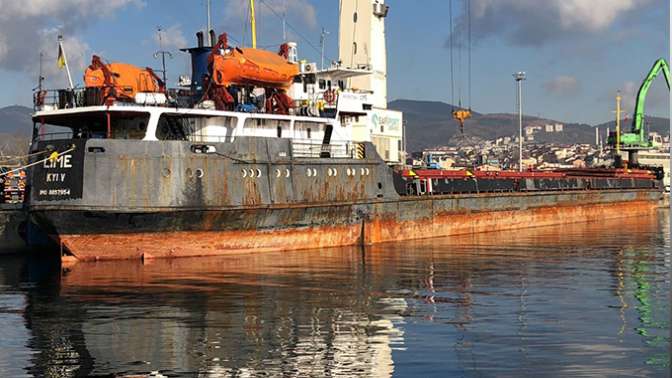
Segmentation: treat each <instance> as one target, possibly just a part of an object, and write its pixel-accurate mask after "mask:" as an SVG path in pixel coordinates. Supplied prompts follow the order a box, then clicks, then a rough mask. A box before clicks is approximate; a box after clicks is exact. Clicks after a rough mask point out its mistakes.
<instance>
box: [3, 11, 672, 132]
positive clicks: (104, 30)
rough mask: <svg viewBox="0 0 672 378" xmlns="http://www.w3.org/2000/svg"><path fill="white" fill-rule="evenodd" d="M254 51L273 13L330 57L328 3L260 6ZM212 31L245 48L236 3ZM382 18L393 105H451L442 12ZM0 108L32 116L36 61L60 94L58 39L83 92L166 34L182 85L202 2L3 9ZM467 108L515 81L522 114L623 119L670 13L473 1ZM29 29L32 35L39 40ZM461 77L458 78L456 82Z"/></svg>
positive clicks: (662, 101) (504, 105) (274, 32)
mask: <svg viewBox="0 0 672 378" xmlns="http://www.w3.org/2000/svg"><path fill="white" fill-rule="evenodd" d="M257 2H258V4H257V9H258V16H257V18H258V20H257V21H258V24H259V45H261V46H272V47H270V48H272V49H276V48H277V47H276V45H277V44H279V43H280V42H281V41H282V23H281V21H280V19H279V18H278V17H277V16H276V15H275V14H273V13H272V11H271V10H270V9H271V8H272V9H274V10H275V12H277V13H280V14H282V13H286V15H287V20H288V23H289V25H290V30H289V36H290V38H292V39H294V40H296V41H297V42H298V43H299V50H300V55H302V57H304V58H307V59H310V60H315V61H317V60H319V53H318V52H317V51H316V50H315V49H314V48H313V47H312V46H310V45H311V44H312V45H313V46H315V47H317V46H319V39H320V38H319V34H320V29H321V28H322V27H324V28H326V29H327V30H329V31H330V32H331V34H330V35H329V36H328V39H327V54H326V55H327V57H329V58H335V57H336V56H337V42H338V36H337V31H338V2H337V1H336V0H257ZM212 3H213V24H214V26H215V28H216V29H217V31H218V32H221V31H227V32H228V33H230V35H231V36H232V38H233V39H234V43H236V44H238V43H241V42H242V40H243V38H246V39H247V41H248V43H249V31H248V30H246V28H245V10H246V1H245V0H212ZM387 3H388V4H389V5H390V8H391V9H390V13H389V16H388V18H387V33H388V35H387V42H388V69H389V73H388V75H389V80H388V86H389V96H390V99H402V98H404V99H420V100H436V101H445V102H450V101H451V99H452V98H454V99H455V101H457V100H458V99H457V97H458V96H457V95H455V96H454V97H453V96H451V90H450V85H451V83H450V64H449V62H450V49H449V48H448V47H447V46H448V43H447V41H448V40H449V36H450V35H451V30H450V28H449V17H448V14H449V4H450V1H447V0H422V1H415V0H388V1H387ZM452 3H453V14H454V21H453V23H454V26H455V30H454V41H455V45H458V42H459V41H466V38H465V37H464V33H463V31H464V30H466V27H464V26H465V25H466V18H465V17H464V16H465V14H464V13H465V12H464V9H465V3H464V0H453V2H452ZM0 7H1V9H3V10H2V12H0V80H1V81H2V83H4V88H5V89H4V90H2V91H1V92H0V106H5V105H11V104H15V103H18V104H22V105H29V104H30V98H31V89H32V88H33V87H34V86H35V83H36V77H37V67H38V65H37V62H38V61H39V59H38V56H39V51H44V53H45V56H46V57H45V72H46V75H47V76H48V82H49V84H50V85H53V86H58V85H63V82H64V81H63V80H64V73H63V72H62V71H58V70H57V69H56V68H55V58H56V52H57V48H56V42H55V40H56V35H57V34H58V33H59V32H62V33H63V34H64V35H65V37H66V39H67V40H66V48H67V50H68V58H69V60H70V62H71V64H72V65H73V69H72V71H73V76H74V77H75V79H76V81H80V82H81V76H82V73H83V72H82V70H81V69H82V67H83V66H84V65H85V64H87V63H88V61H89V60H90V55H91V53H94V52H95V53H98V54H101V55H102V56H103V57H104V58H105V59H107V60H110V61H125V62H129V63H133V64H137V65H141V66H147V65H150V66H153V67H158V66H159V62H158V60H155V59H154V58H153V56H152V55H153V53H154V51H156V50H157V49H158V45H157V41H156V28H157V26H159V25H160V26H162V27H163V29H164V30H165V32H164V34H163V35H164V41H165V45H166V49H169V50H171V51H172V52H173V54H174V59H172V60H171V61H170V65H169V69H168V73H169V76H170V78H172V79H173V81H174V80H175V78H176V77H177V75H178V74H188V71H189V63H188V57H187V56H186V54H184V53H181V52H179V51H177V48H178V47H186V46H185V45H187V46H191V45H193V44H194V37H193V35H194V33H195V32H196V31H197V30H198V29H202V28H203V27H204V24H205V1H204V0H190V1H185V0H107V1H104V2H100V1H99V0H59V1H53V2H51V1H50V2H46V4H45V2H44V1H41V0H23V1H15V0H0ZM471 9H472V12H471V13H472V18H471V23H472V84H471V88H472V101H471V105H472V108H473V109H474V110H476V111H479V112H512V111H513V109H514V105H515V104H514V82H513V78H512V76H511V74H512V73H513V72H515V71H519V70H523V71H526V72H527V74H528V80H527V81H526V82H525V84H524V85H525V92H524V96H525V99H524V104H525V112H526V113H527V114H532V115H542V116H545V117H549V118H555V119H558V120H562V121H567V122H586V123H599V122H604V121H607V120H609V119H611V118H612V117H613V114H612V113H611V111H612V109H613V108H614V96H615V93H616V91H617V90H619V89H620V90H621V91H623V94H624V101H625V104H624V105H625V108H626V109H632V107H633V103H634V95H635V93H636V90H637V89H638V86H639V84H640V82H641V80H642V78H643V77H644V75H645V74H646V72H647V70H648V69H649V68H650V66H651V65H652V64H653V62H654V60H655V59H656V58H658V57H667V56H669V37H668V36H669V25H668V20H669V9H668V3H667V2H666V1H664V0H543V1H539V0H471ZM35 25H41V29H40V28H36V27H35ZM453 54H454V60H455V64H454V70H455V74H456V77H455V80H456V83H455V86H456V91H457V87H458V86H459V85H460V84H459V83H458V81H459V77H461V78H462V81H461V87H462V92H463V96H462V102H463V104H465V105H468V98H467V95H466V92H467V80H466V76H467V75H466V72H467V62H466V50H463V52H462V54H463V55H462V57H463V63H462V64H458V63H457V60H458V51H457V50H455V49H454V50H453ZM459 70H461V71H462V75H461V76H459V77H458V75H457V73H458V71H459ZM668 98H669V97H668V92H667V88H666V87H665V85H664V84H663V80H659V81H657V82H656V83H655V84H654V87H653V90H652V93H651V95H650V101H649V104H648V108H647V113H648V114H650V115H659V116H667V114H668V112H669V101H668Z"/></svg>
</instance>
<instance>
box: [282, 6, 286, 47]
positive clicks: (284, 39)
mask: <svg viewBox="0 0 672 378" xmlns="http://www.w3.org/2000/svg"><path fill="white" fill-rule="evenodd" d="M282 10H283V12H282V41H283V42H287V0H285V2H284V6H283V7H282Z"/></svg>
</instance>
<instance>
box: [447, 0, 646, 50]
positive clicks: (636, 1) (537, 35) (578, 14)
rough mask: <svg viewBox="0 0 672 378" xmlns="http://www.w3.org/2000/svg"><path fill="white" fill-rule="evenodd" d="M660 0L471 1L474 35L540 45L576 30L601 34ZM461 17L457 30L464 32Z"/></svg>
mask: <svg viewBox="0 0 672 378" xmlns="http://www.w3.org/2000/svg"><path fill="white" fill-rule="evenodd" d="M655 1H658V0H543V1H539V0H471V4H472V5H471V7H472V12H471V13H472V22H473V28H472V30H473V33H474V37H475V38H483V37H488V36H500V37H503V38H505V39H507V40H509V41H510V42H512V43H514V44H519V45H540V44H542V43H544V42H546V41H549V40H553V39H561V38H563V37H566V36H568V35H572V34H574V33H577V32H582V33H585V32H589V33H599V32H603V31H605V30H607V29H608V28H609V27H611V26H612V25H613V24H614V23H615V22H616V21H617V20H618V19H619V18H621V17H625V16H626V15H628V14H632V13H633V12H635V11H637V10H639V9H640V8H641V7H643V6H645V5H648V4H651V3H653V2H655ZM465 26H466V18H465V17H464V16H462V17H461V18H460V19H459V20H458V23H457V27H456V30H455V32H456V33H458V32H459V33H462V32H463V31H464V29H465Z"/></svg>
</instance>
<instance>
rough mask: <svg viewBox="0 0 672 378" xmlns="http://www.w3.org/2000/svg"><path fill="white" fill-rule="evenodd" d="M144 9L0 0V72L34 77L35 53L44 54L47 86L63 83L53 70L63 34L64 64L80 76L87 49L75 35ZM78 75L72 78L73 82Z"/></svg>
mask: <svg viewBox="0 0 672 378" xmlns="http://www.w3.org/2000/svg"><path fill="white" fill-rule="evenodd" d="M130 5H134V6H138V7H142V6H143V5H144V3H143V2H141V1H140V0H104V1H100V0H21V1H18V0H0V9H2V11H1V12H0V69H3V70H6V71H17V72H26V73H29V74H34V75H35V76H37V67H38V65H39V53H40V52H43V53H44V65H43V69H44V74H45V76H46V78H47V80H48V84H53V85H59V86H61V85H62V84H64V83H65V81H64V78H65V74H64V73H63V72H62V71H58V70H57V69H56V56H57V53H58V44H57V36H58V35H59V34H63V35H64V37H65V42H64V46H65V49H66V54H67V58H68V64H69V66H70V68H71V71H72V72H73V75H74V74H75V72H81V70H82V69H83V68H84V67H85V66H86V65H87V64H88V59H89V57H88V53H89V46H88V45H87V44H86V43H85V42H84V41H83V40H82V39H81V37H80V36H79V35H78V32H79V31H80V30H82V29H83V28H85V27H86V26H87V25H88V24H89V23H90V22H92V21H94V20H97V19H99V18H101V17H105V16H109V15H111V14H113V13H114V12H115V11H118V10H119V9H122V8H124V7H126V6H130ZM78 79H79V75H77V76H74V77H73V80H75V81H77V80H78Z"/></svg>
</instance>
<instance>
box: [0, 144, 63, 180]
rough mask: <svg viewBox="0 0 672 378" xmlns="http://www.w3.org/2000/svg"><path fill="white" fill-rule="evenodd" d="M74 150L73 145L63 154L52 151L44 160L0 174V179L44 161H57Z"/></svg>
mask: <svg viewBox="0 0 672 378" xmlns="http://www.w3.org/2000/svg"><path fill="white" fill-rule="evenodd" d="M74 150H75V146H74V145H73V146H72V147H70V148H69V149H67V150H65V151H63V152H56V151H54V152H52V153H51V155H49V156H48V157H46V158H44V159H41V160H38V161H34V162H32V163H30V164H26V165H24V166H22V167H19V168H14V169H12V170H11V171H7V172H3V173H0V177H4V176H7V175H8V174H10V173H13V172H18V171H21V170H24V169H26V168H30V167H32V166H34V165H38V164H42V163H44V162H45V161H48V160H56V159H58V158H59V157H60V156H62V155H65V154H67V153H69V152H72V151H74ZM43 152H47V151H43Z"/></svg>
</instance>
